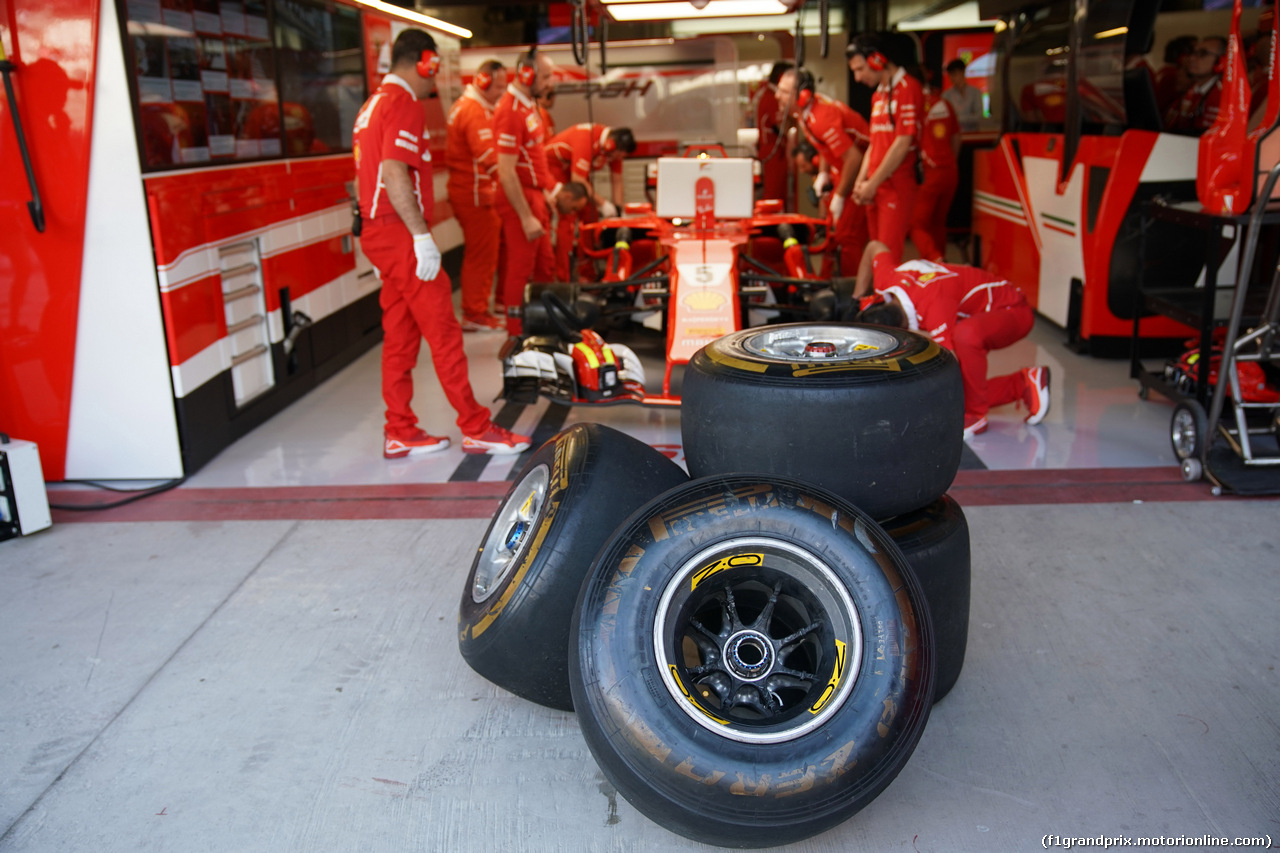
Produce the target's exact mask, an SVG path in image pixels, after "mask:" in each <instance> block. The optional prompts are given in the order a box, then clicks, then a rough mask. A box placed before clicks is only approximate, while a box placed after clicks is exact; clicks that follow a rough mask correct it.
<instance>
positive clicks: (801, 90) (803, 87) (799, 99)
mask: <svg viewBox="0 0 1280 853" xmlns="http://www.w3.org/2000/svg"><path fill="white" fill-rule="evenodd" d="M816 85H817V83H816V82H815V81H814V79H813V72H812V71H809V70H808V69H805V68H801V69H799V70H797V71H796V109H797V110H803V109H804V108H805V107H807V106H809V105H810V104H812V103H813V92H814V87H815V86H816Z"/></svg>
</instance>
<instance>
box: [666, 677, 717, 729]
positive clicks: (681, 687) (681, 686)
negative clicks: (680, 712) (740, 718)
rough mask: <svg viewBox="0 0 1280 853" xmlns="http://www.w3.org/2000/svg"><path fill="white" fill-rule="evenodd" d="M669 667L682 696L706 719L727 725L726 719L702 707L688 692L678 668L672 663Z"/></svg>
mask: <svg viewBox="0 0 1280 853" xmlns="http://www.w3.org/2000/svg"><path fill="white" fill-rule="evenodd" d="M669 669H670V670H671V678H672V680H674V681H675V683H676V687H677V688H679V690H680V692H681V693H683V694H684V698H686V699H688V700H689V703H690V704H691V705H693V707H695V708H697V709H698V710H699V711H701V712H702V713H703V714H706V716H707V719H709V720H715V721H716V722H717V723H719V724H720V725H722V726H727V725H729V721H728V720H722V719H720V718H719V717H717V716H716V715H715V714H712V713H711V712H710V711H708V710H707V709H706V708H704V707H702V703H701V702H699V701H698V699H697V697H695V696H694V695H693V694H692V693H690V692H689V688H687V687H685V686H684V682H683V681H681V680H680V670H679V669H677V668H676V666H675V665H674V664H672V665H671V666H670V667H669Z"/></svg>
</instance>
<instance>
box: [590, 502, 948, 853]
mask: <svg viewBox="0 0 1280 853" xmlns="http://www.w3.org/2000/svg"><path fill="white" fill-rule="evenodd" d="M695 484H696V485H695ZM689 487H690V488H688V489H686V488H683V487H682V488H680V489H676V490H674V491H675V492H676V493H678V495H679V496H678V498H677V499H676V500H675V502H674V505H673V504H672V501H670V500H668V501H667V502H666V503H665V504H664V503H663V499H662V498H660V499H658V500H656V501H654V502H652V503H651V504H649V505H647V506H646V507H645V508H642V509H641V510H640V511H639V512H638V513H637V514H636V515H634V516H632V518H631V519H630V520H629V522H628V524H627V525H624V527H623V528H621V529H620V530H619V533H618V534H616V535H615V537H614V539H613V540H612V541H611V542H610V543H609V545H607V546H606V547H605V549H604V550H603V551H602V552H601V554H600V556H599V558H597V560H596V564H595V566H594V567H593V570H592V574H591V575H590V576H589V577H588V579H587V581H586V583H584V585H583V590H582V595H581V596H580V599H579V607H578V612H577V614H576V616H575V630H574V636H575V637H576V642H575V643H573V644H571V655H570V675H571V683H572V685H573V688H574V701H575V705H576V707H578V708H579V719H580V721H582V723H583V731H584V735H585V736H586V737H587V740H588V743H589V744H590V745H591V746H592V750H593V752H595V753H596V757H597V760H598V761H600V763H601V766H602V769H603V770H604V772H605V774H606V776H608V777H609V778H610V780H611V781H612V782H613V784H614V785H615V786H616V787H617V788H618V789H619V790H620V791H621V792H622V793H623V794H624V795H625V796H627V798H628V799H629V800H630V801H631V802H632V803H633V804H635V805H637V807H638V808H640V809H641V810H642V811H645V812H646V813H647V814H649V815H650V816H651V817H654V819H655V820H657V821H659V822H661V823H662V824H663V825H665V826H670V827H672V828H674V829H676V831H678V832H680V833H681V834H683V835H686V836H688V837H690V838H695V839H697V840H700V841H704V842H707V843H713V844H721V845H726V844H731V845H733V846H762V845H767V844H777V843H783V842H786V841H793V840H797V839H798V838H802V837H805V836H808V835H812V834H814V833H816V832H820V831H822V830H824V829H826V828H828V827H830V826H834V825H835V824H836V823H839V822H840V821H842V820H844V819H845V818H847V817H848V816H849V815H850V814H852V812H853V811H856V809H857V808H860V807H861V806H862V805H865V804H866V803H867V802H869V801H870V800H871V799H872V798H874V796H875V795H876V794H878V793H879V792H880V790H882V789H883V788H884V787H885V786H887V785H888V784H889V782H890V781H891V780H892V778H893V777H894V776H895V775H896V773H897V771H898V769H900V767H901V765H902V764H903V763H904V762H905V761H906V758H907V757H908V756H909V755H910V753H911V751H912V750H913V749H914V747H915V744H916V742H917V740H918V738H919V736H920V733H921V731H922V730H923V727H924V723H925V721H926V720H927V717H928V709H929V705H930V704H931V703H930V696H931V689H932V661H931V659H930V654H931V652H930V647H931V644H930V642H929V640H928V631H929V627H928V626H929V619H928V616H927V607H926V605H925V603H924V598H923V594H922V593H921V592H920V590H919V587H918V585H917V584H916V581H915V579H914V577H912V576H911V573H910V570H909V569H906V568H905V561H904V560H903V558H902V557H901V554H899V553H898V552H897V550H896V548H895V546H894V545H893V544H892V540H890V539H889V538H888V537H887V536H886V535H884V533H883V531H881V530H880V529H879V528H878V527H877V526H876V525H875V523H874V522H873V521H871V519H870V518H869V517H867V516H865V515H864V514H862V513H860V512H858V511H856V510H853V509H852V508H851V507H848V506H847V505H845V504H843V502H841V501H840V500H839V499H838V498H836V497H835V496H833V495H830V494H828V493H824V492H822V491H821V490H816V489H812V488H811V487H808V486H804V485H803V484H799V483H788V482H779V481H777V480H774V481H773V482H772V483H769V484H767V485H764V486H763V488H762V487H761V483H760V481H759V480H757V479H752V478H736V479H735V478H708V479H707V480H702V481H694V483H691V484H689ZM726 491H728V492H732V493H733V494H735V495H737V496H738V497H739V501H738V502H739V504H741V501H742V500H744V499H745V500H747V501H752V500H754V501H757V505H756V506H753V507H749V508H744V507H743V506H741V505H740V506H739V507H738V508H737V509H736V510H730V511H729V512H728V513H727V514H721V511H722V510H723V509H724V507H725V504H726V502H725V501H724V499H723V495H724V493H725V492H726ZM753 493H754V497H752V494H753ZM668 494H669V495H670V494H672V493H668ZM770 502H773V505H772V506H770V505H769V503H770ZM836 507H839V509H838V510H836V509H835V508H836ZM833 516H834V517H835V522H834V524H833V520H832V519H833ZM833 530H835V531H837V533H836V535H835V536H831V535H824V532H825V533H826V534H830V533H831V531H833ZM655 534H656V535H657V536H658V537H659V538H655ZM744 535H763V536H767V537H772V538H776V539H778V540H780V541H787V542H791V543H792V544H796V545H799V546H801V547H803V548H805V549H806V550H808V551H810V552H811V553H813V554H815V555H816V556H818V557H819V558H820V559H821V560H822V561H823V562H825V563H826V565H827V566H828V567H829V568H831V569H832V570H833V571H834V572H835V574H836V575H837V576H838V578H839V579H840V581H841V582H842V583H843V584H844V585H845V588H846V590H847V591H848V593H849V595H850V596H851V597H852V599H853V601H854V603H855V607H856V608H857V609H858V611H859V614H858V615H859V618H860V620H861V632H862V644H863V648H862V656H861V660H860V668H859V671H858V674H857V681H856V683H855V684H854V686H853V688H852V690H851V692H850V693H849V694H848V696H847V697H846V698H845V700H844V702H843V704H841V705H840V707H839V708H838V709H837V710H836V711H835V712H834V713H833V714H832V716H831V717H830V718H829V719H828V720H827V721H826V723H824V725H822V726H821V727H819V728H817V729H814V730H811V731H809V732H807V733H806V734H803V735H800V736H798V737H796V738H794V739H791V740H786V741H783V742H780V743H772V744H758V743H741V742H737V741H734V740H730V739H728V738H725V737H721V736H718V735H715V734H713V733H711V732H709V731H708V730H707V729H706V728H704V727H703V726H702V725H700V724H699V723H697V722H695V721H694V720H693V719H692V718H691V717H690V716H689V715H688V714H687V713H686V712H685V711H684V710H683V709H682V708H681V707H680V705H679V704H677V702H676V701H675V699H674V698H673V697H672V695H671V693H670V691H669V690H668V689H667V687H666V685H665V683H664V682H663V680H662V677H661V675H660V667H662V666H664V665H665V664H664V663H663V662H660V661H658V660H657V659H656V653H655V650H654V645H653V628H654V620H655V618H656V614H657V608H658V605H659V599H660V597H661V594H662V590H663V589H664V587H665V586H666V584H667V582H668V581H669V580H670V578H671V577H672V576H673V575H674V574H675V573H676V571H677V570H678V569H679V567H680V566H681V565H683V564H684V563H685V562H687V560H689V559H691V558H692V557H693V556H694V555H695V554H697V553H698V552H700V551H702V550H703V549H704V548H706V547H709V546H712V545H714V544H716V543H717V542H723V541H724V540H726V539H733V538H737V537H741V536H744ZM860 540H861V542H862V543H863V544H859V541H860ZM866 543H871V544H870V547H873V548H874V549H875V550H876V553H874V554H873V553H870V551H869V549H868V545H867V544H866ZM584 708H586V709H587V710H585V711H584V710H583V709H584ZM638 780H644V781H643V782H640V781H638Z"/></svg>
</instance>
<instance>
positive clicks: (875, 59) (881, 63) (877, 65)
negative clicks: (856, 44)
mask: <svg viewBox="0 0 1280 853" xmlns="http://www.w3.org/2000/svg"><path fill="white" fill-rule="evenodd" d="M866 59H867V67H868V68H870V69H871V70H872V71H883V70H884V67H885V65H886V64H888V62H889V60H887V59H885V56H884V54H883V53H881V52H880V51H878V50H873V51H871V52H870V53H868V54H867V55H866Z"/></svg>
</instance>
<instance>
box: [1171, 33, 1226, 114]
mask: <svg viewBox="0 0 1280 853" xmlns="http://www.w3.org/2000/svg"><path fill="white" fill-rule="evenodd" d="M1226 56H1227V40H1226V39H1224V38H1222V37H1221V36H1205V37H1204V38H1202V39H1200V43H1199V44H1198V45H1197V46H1196V49H1195V51H1194V52H1193V53H1192V54H1191V59H1190V60H1189V61H1188V62H1187V73H1188V74H1189V75H1190V77H1191V88H1189V89H1187V91H1185V92H1183V93H1182V97H1181V98H1180V99H1179V100H1178V102H1177V103H1176V104H1174V105H1173V106H1172V107H1170V108H1169V112H1168V114H1166V115H1165V118H1164V128H1165V130H1167V131H1169V132H1170V133H1185V134H1190V135H1192V136H1199V135H1200V134H1202V133H1204V132H1205V131H1206V130H1208V129H1209V128H1211V127H1213V123H1214V122H1215V121H1217V120H1218V107H1219V106H1220V105H1221V103H1222V75H1223V73H1224V72H1225V71H1226V63H1227V60H1226Z"/></svg>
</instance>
